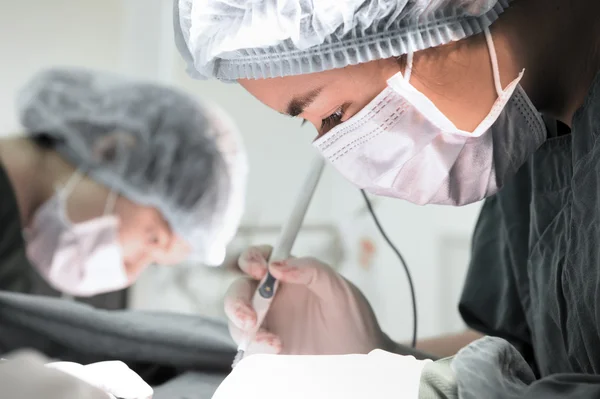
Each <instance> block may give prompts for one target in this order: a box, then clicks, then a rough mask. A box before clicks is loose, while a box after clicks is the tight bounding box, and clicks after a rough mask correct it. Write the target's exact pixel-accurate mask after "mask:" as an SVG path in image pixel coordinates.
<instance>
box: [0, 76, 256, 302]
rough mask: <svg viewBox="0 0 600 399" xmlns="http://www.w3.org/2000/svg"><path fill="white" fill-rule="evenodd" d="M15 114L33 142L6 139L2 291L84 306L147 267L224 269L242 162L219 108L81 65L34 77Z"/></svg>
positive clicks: (0, 213)
mask: <svg viewBox="0 0 600 399" xmlns="http://www.w3.org/2000/svg"><path fill="white" fill-rule="evenodd" d="M18 107H19V114H20V115H19V116H20V120H21V123H22V125H23V127H24V129H25V134H24V135H22V137H15V138H7V139H3V140H1V141H0V162H1V166H2V167H1V168H0V185H1V186H2V187H3V188H2V192H3V196H2V198H3V200H2V206H1V207H0V221H1V223H0V233H1V234H2V237H3V238H2V243H1V244H0V289H1V290H5V291H16V292H23V293H31V294H42V295H52V296H60V295H69V296H74V297H81V298H82V299H81V300H82V301H88V299H85V298H87V297H92V296H96V295H99V294H104V293H111V292H115V291H118V290H122V289H124V288H126V287H128V286H130V285H131V284H133V283H134V282H135V280H136V279H137V278H138V276H139V275H140V273H141V272H142V271H143V270H144V269H145V268H146V267H147V266H149V265H150V264H158V265H176V264H180V263H182V262H185V261H193V262H197V263H200V264H204V265H212V266H218V265H219V264H220V263H221V262H222V261H223V258H224V254H225V246H226V245H227V243H228V242H229V240H230V239H231V238H232V237H233V235H234V233H235V230H236V229H237V225H238V223H239V220H240V216H241V213H242V210H243V196H244V190H245V179H246V159H245V153H244V150H243V147H242V143H241V141H240V138H239V136H238V133H237V130H236V128H235V126H234V125H233V124H232V123H231V121H230V120H229V119H228V117H227V116H226V115H225V114H223V113H222V111H220V110H219V109H217V108H216V107H215V106H212V105H208V104H203V103H200V102H198V101H196V100H195V99H193V98H191V97H189V96H187V95H185V94H183V93H179V92H177V91H174V90H172V89H169V88H166V87H161V86H156V85H153V84H149V83H144V82H137V81H131V80H128V79H124V78H121V77H119V76H115V75H112V74H108V73H103V72H99V71H92V70H84V69H77V68H56V69H49V70H45V71H42V72H40V73H38V74H37V75H36V76H34V77H33V78H32V79H31V80H30V81H29V82H28V83H27V84H26V86H25V87H24V88H23V89H22V91H21V93H19V96H18ZM119 298H120V297H119ZM89 301H91V303H92V304H95V305H97V306H101V307H106V308H119V307H123V306H125V305H126V303H124V302H123V301H115V300H114V299H112V300H111V299H110V297H107V296H105V297H103V298H101V299H100V300H96V301H95V302H94V301H93V298H91V299H89Z"/></svg>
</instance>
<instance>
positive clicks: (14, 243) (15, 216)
mask: <svg viewBox="0 0 600 399" xmlns="http://www.w3.org/2000/svg"><path fill="white" fill-rule="evenodd" d="M0 193H1V194H0V291H12V292H20V293H25V294H35V295H45V296H52V297H59V296H61V293H60V292H59V291H57V290H55V289H54V288H52V287H51V286H50V285H48V283H46V281H44V279H43V278H42V277H41V276H40V275H39V274H38V273H37V272H36V271H35V269H34V268H33V266H32V265H31V263H30V262H29V260H28V259H27V255H26V252H25V242H24V241H23V235H22V227H21V221H20V218H19V209H18V206H17V201H16V198H15V194H14V190H13V187H12V184H11V182H10V180H9V179H8V176H7V175H6V171H5V170H4V168H3V166H2V165H0ZM76 300H77V301H79V302H84V303H87V304H89V305H92V306H95V307H98V308H103V309H122V308H124V307H125V306H126V303H127V295H126V291H125V290H123V291H118V292H112V293H108V294H103V295H97V296H94V297H91V298H76Z"/></svg>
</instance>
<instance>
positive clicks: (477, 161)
mask: <svg viewBox="0 0 600 399" xmlns="http://www.w3.org/2000/svg"><path fill="white" fill-rule="evenodd" d="M485 36H486V40H487V44H488V50H489V53H490V59H491V63H492V69H493V75H494V84H495V87H496V92H497V94H498V98H497V100H496V101H495V103H494V105H493V106H492V109H491V110H490V112H489V113H488V115H487V116H486V117H485V118H484V120H483V121H482V122H481V123H480V124H479V125H478V127H477V128H476V129H475V130H474V131H473V132H466V131H463V130H460V129H458V128H457V127H456V126H455V125H454V124H453V123H452V122H451V121H450V120H449V119H448V118H447V117H446V116H445V115H444V114H443V113H442V112H441V111H440V110H439V109H438V108H437V107H436V106H435V104H434V103H433V102H432V101H431V100H429V99H428V98H427V97H426V96H425V95H424V94H423V93H421V92H419V91H418V90H417V89H415V88H414V87H413V86H412V85H411V84H410V75H411V70H412V59H413V56H412V54H408V63H407V64H408V65H407V68H406V71H405V73H404V75H403V74H402V73H400V72H399V73H397V74H396V75H394V76H393V77H392V78H390V79H389V80H388V82H387V83H388V87H387V88H385V89H384V90H383V91H382V92H381V93H380V94H379V95H378V96H377V97H376V98H375V99H374V100H373V101H371V102H370V103H369V104H368V105H367V106H366V107H365V108H363V109H362V110H361V111H360V112H358V113H357V114H356V115H354V116H353V117H352V118H350V119H349V120H348V121H346V122H344V123H342V124H341V125H339V126H337V127H335V128H334V129H332V130H331V131H330V132H328V133H327V134H326V135H324V136H323V137H321V138H319V139H318V140H317V141H315V143H314V145H315V147H316V148H317V149H318V150H319V151H320V152H321V153H322V154H323V156H324V157H325V158H326V159H327V160H329V162H331V164H332V165H333V166H334V167H335V168H336V169H338V171H339V172H340V173H341V174H342V175H343V176H344V177H345V178H346V179H348V180H349V181H350V182H352V183H353V184H354V185H356V186H357V187H359V188H363V189H365V190H366V191H368V192H371V193H373V194H377V195H383V196H388V197H394V198H401V199H405V200H407V201H409V202H413V203H415V204H419V205H425V204H444V205H466V204H469V203H473V202H476V201H479V200H482V199H484V198H486V197H488V196H491V195H493V194H495V193H496V192H497V191H498V190H499V189H500V188H501V187H502V186H503V184H504V183H505V182H506V181H507V179H509V178H510V177H512V176H513V175H514V174H515V173H516V171H517V170H518V169H519V167H521V165H523V163H525V161H526V160H527V158H528V157H529V156H530V155H531V154H532V153H533V152H535V150H537V148H539V146H540V145H541V144H542V143H543V142H544V140H545V139H546V130H545V126H544V124H543V122H542V119H541V116H540V115H539V113H538V112H537V110H536V109H535V107H534V106H533V104H532V103H531V101H530V100H529V98H528V97H527V94H526V93H525V91H524V90H523V89H522V88H521V86H520V85H519V82H520V80H521V78H522V76H523V73H524V71H522V72H521V73H520V74H519V76H518V77H517V78H516V79H515V80H514V81H512V82H511V83H510V84H509V85H508V86H507V87H506V88H505V89H502V86H501V83H500V74H499V68H498V60H497V57H496V51H495V48H494V43H493V40H492V36H491V34H490V32H489V30H487V29H486V30H485Z"/></svg>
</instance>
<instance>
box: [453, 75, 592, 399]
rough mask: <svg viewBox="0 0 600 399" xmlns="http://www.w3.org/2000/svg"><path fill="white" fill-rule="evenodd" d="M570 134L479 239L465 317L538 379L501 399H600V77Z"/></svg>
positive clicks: (522, 175) (495, 206)
mask: <svg viewBox="0 0 600 399" xmlns="http://www.w3.org/2000/svg"><path fill="white" fill-rule="evenodd" d="M565 128H566V127H565ZM560 130H561V129H560V126H559V129H557V131H558V134H551V133H549V138H548V140H547V141H546V142H545V143H544V144H543V145H542V146H541V148H540V149H539V150H538V151H537V152H535V154H533V155H532V156H531V157H530V159H529V161H528V162H527V163H526V164H525V165H523V167H521V168H520V170H519V172H518V174H517V175H516V176H515V177H514V179H512V181H510V182H509V183H508V184H506V185H505V187H504V188H503V189H502V190H501V191H500V192H499V193H498V194H496V195H495V196H493V197H491V198H489V199H487V200H486V201H485V204H484V205H483V208H482V211H481V215H480V217H479V221H478V222H477V226H476V229H475V233H474V237H473V252H472V261H471V265H470V269H469V272H468V275H467V281H466V284H465V288H464V291H463V295H462V298H461V302H460V307H459V309H460V312H461V314H462V316H463V318H464V320H465V321H466V322H467V324H468V325H469V326H470V327H471V328H473V329H475V330H478V331H480V332H483V333H485V334H489V335H493V336H497V337H501V338H504V339H506V340H507V341H509V342H510V343H512V344H513V345H514V346H515V347H516V348H517V349H518V350H519V351H520V353H521V354H522V355H523V357H524V358H525V360H526V361H527V362H528V363H529V364H530V366H531V368H532V370H533V371H534V373H535V375H536V377H537V378H538V381H536V382H535V383H532V384H530V385H528V386H527V387H526V388H523V389H522V390H519V391H515V392H511V394H510V395H509V394H508V393H506V395H504V396H502V395H497V397H511V398H512V397H527V398H538V397H539V398H542V397H543V398H554V397H586V398H587V397H595V398H600V74H599V75H598V76H597V77H596V79H595V81H594V83H593V85H592V87H591V89H590V92H589V93H588V97H587V99H586V101H585V104H584V105H583V106H582V107H581V108H580V109H579V110H578V111H577V113H576V114H575V117H574V119H573V124H572V131H570V132H569V131H567V132H566V134H560ZM567 130H568V129H567ZM551 131H552V129H549V132H551ZM472 367H477V365H476V364H472ZM482 378H484V377H482ZM498 388H499V389H502V387H498ZM482 397H483V396H482ZM486 397H496V396H494V395H489V396H486Z"/></svg>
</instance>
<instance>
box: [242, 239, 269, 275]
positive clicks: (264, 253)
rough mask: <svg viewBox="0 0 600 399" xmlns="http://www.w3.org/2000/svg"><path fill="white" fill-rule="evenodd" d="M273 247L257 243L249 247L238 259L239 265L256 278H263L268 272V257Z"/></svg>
mask: <svg viewBox="0 0 600 399" xmlns="http://www.w3.org/2000/svg"><path fill="white" fill-rule="evenodd" d="M272 250H273V247H271V246H270V245H257V246H254V247H250V248H247V249H246V250H245V251H244V252H242V254H241V255H240V257H239V259H238V266H239V267H240V269H242V271H243V272H244V273H246V274H247V275H249V276H251V277H252V278H254V279H256V280H261V279H262V278H263V277H264V276H265V274H266V273H267V259H269V256H270V255H271V251H272Z"/></svg>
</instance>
